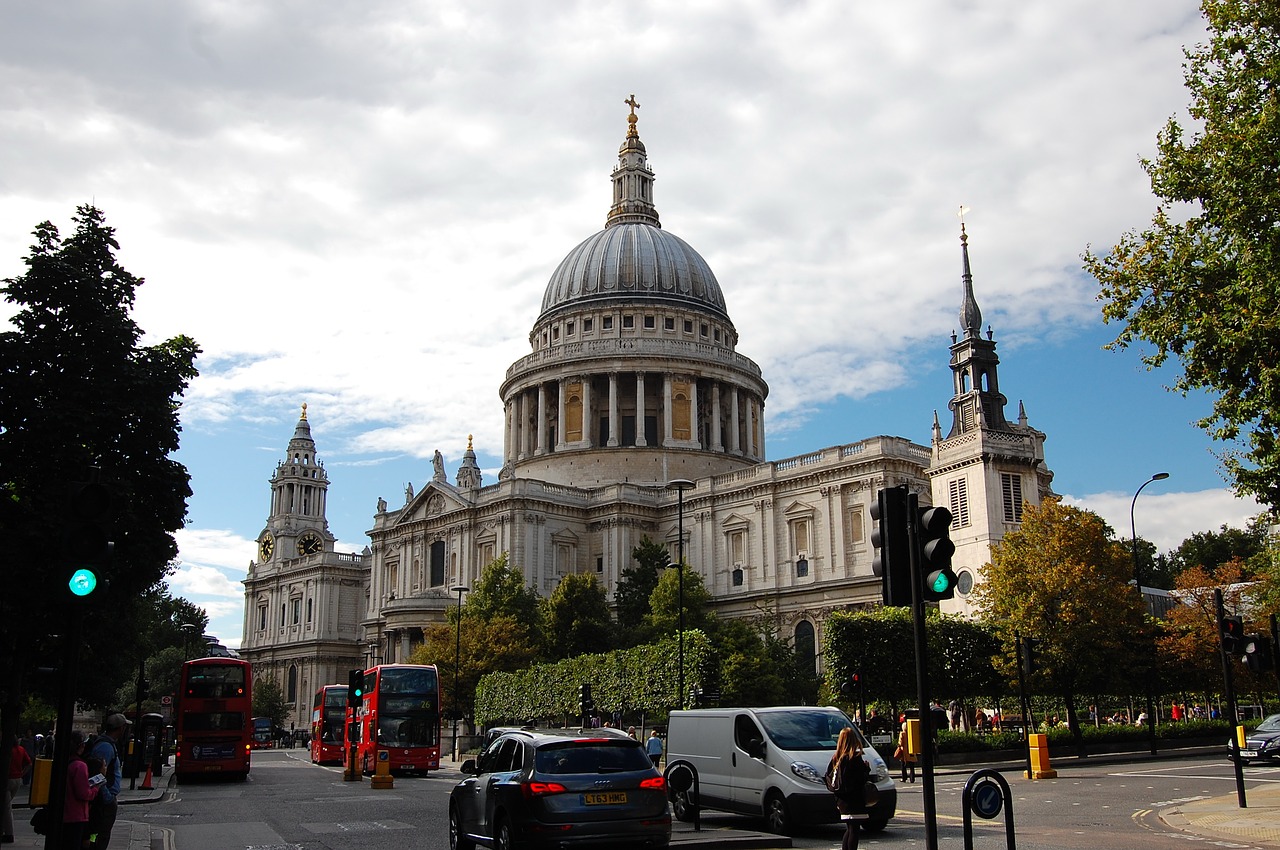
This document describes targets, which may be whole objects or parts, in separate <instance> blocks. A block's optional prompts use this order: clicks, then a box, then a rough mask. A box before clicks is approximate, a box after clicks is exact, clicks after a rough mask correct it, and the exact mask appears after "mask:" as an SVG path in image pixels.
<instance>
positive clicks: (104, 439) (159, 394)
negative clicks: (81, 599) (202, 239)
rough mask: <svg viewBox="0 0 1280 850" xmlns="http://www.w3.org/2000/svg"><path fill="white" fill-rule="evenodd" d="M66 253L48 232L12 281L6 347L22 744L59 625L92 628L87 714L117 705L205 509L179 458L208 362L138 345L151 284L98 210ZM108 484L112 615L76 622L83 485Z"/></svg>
mask: <svg viewBox="0 0 1280 850" xmlns="http://www.w3.org/2000/svg"><path fill="white" fill-rule="evenodd" d="M73 221H74V223H75V232H74V233H73V234H72V235H71V236H69V237H67V238H65V239H64V238H63V237H62V236H61V235H60V234H59V232H58V229H57V228H56V227H54V226H53V224H51V223H49V222H44V223H42V224H40V225H39V226H38V227H37V228H36V230H35V244H34V245H32V247H31V251H30V254H29V255H28V256H27V257H26V258H25V263H26V271H25V272H24V273H23V274H22V275H21V276H19V277H16V278H9V279H6V280H5V281H4V287H3V292H4V297H5V300H6V301H8V302H10V303H12V304H16V305H18V311H17V312H16V313H15V315H14V316H13V317H12V319H11V320H10V321H11V323H12V327H13V329H12V330H8V331H5V332H3V333H0V398H2V399H4V401H3V403H2V404H0V537H2V538H3V539H4V541H5V548H6V557H7V559H8V560H9V562H10V563H13V564H22V565H24V568H23V569H14V570H9V571H8V572H7V573H6V575H5V593H4V594H3V595H2V596H0V687H3V688H4V689H5V695H4V716H5V726H4V728H5V730H6V731H7V730H10V729H12V723H13V722H14V720H15V712H16V710H17V707H18V705H19V698H20V694H21V693H22V691H23V690H24V689H25V685H24V682H23V677H24V675H25V674H26V673H27V672H28V671H30V670H32V669H33V668H35V667H36V666H37V665H38V664H45V663H47V662H48V659H49V657H50V655H51V654H53V653H54V652H56V650H57V646H56V643H55V642H54V641H53V640H52V639H51V638H50V637H49V634H50V632H51V631H52V630H53V628H54V627H53V626H52V625H51V624H57V623H61V622H65V621H66V619H67V618H68V617H70V616H77V617H80V618H81V619H82V621H83V623H84V628H85V633H86V634H110V636H111V638H110V640H103V641H89V642H88V643H87V645H86V648H85V649H84V651H83V652H82V656H81V669H82V671H84V672H85V675H84V676H83V677H82V679H81V682H80V687H79V689H78V691H79V696H80V698H81V701H82V702H86V703H89V704H93V705H101V704H103V703H105V702H107V701H108V700H110V699H111V698H112V696H113V695H114V691H115V689H116V687H117V686H118V683H119V682H120V681H121V679H122V678H124V677H125V676H126V675H127V673H128V671H129V669H130V668H131V667H132V669H133V670H134V671H136V669H137V666H136V665H137V663H138V657H139V651H140V650H142V649H143V648H144V647H143V639H144V633H143V625H142V620H141V617H140V615H141V611H142V608H143V607H144V603H143V602H142V594H145V593H146V592H148V591H149V590H150V589H151V588H153V587H154V586H155V585H156V584H157V583H158V582H159V581H160V580H161V579H162V578H164V576H165V574H166V573H167V571H168V569H169V566H170V564H171V562H172V560H173V557H174V555H175V554H176V552H177V548H176V545H175V543H174V540H173V532H174V531H176V530H177V529H179V528H181V527H182V525H183V520H184V518H185V516H186V499H187V497H188V496H189V495H191V488H190V486H189V483H188V482H189V477H188V474H187V470H186V469H185V467H183V465H182V464H180V463H178V462H177V461H176V460H175V459H174V458H173V453H174V452H175V451H176V450H177V448H178V435H179V432H180V428H179V424H178V405H179V399H180V398H181V396H182V394H183V392H184V391H185V390H186V387H187V384H188V382H189V381H190V380H191V379H192V378H194V377H195V375H196V369H195V365H194V364H195V358H196V355H197V354H198V353H199V349H198V347H197V346H196V344H195V342H194V341H193V340H191V339H190V338H188V337H184V336H179V337H175V338H173V339H170V340H167V341H163V342H160V343H157V344H155V345H151V346H142V345H139V340H140V339H141V336H142V331H141V329H140V328H139V327H138V326H137V325H136V324H135V323H134V322H133V320H132V318H131V316H130V313H131V310H132V308H133V304H134V297H135V291H136V289H137V288H138V287H139V286H140V285H141V284H142V282H143V281H142V279H141V278H138V277H135V276H134V275H132V274H130V273H129V272H128V271H127V270H125V269H124V268H123V267H121V266H120V264H119V263H118V262H117V261H116V257H115V252H116V251H117V250H118V249H119V245H118V243H117V242H116V239H115V235H114V231H113V229H112V228H111V227H109V226H108V225H107V224H106V221H105V218H104V216H103V214H102V213H101V212H100V211H99V210H98V209H96V208H94V207H92V206H89V205H85V206H81V207H79V208H78V209H77V211H76V215H75V216H74V219H73ZM95 468H96V469H97V470H98V475H99V480H100V481H101V483H103V484H105V485H107V486H108V487H109V488H110V491H111V494H112V499H111V514H110V524H111V534H112V537H113V540H114V542H115V555H114V558H113V559H112V561H111V563H110V564H108V565H102V567H101V569H100V572H101V573H102V576H101V578H103V579H105V580H106V581H107V582H109V586H105V585H102V584H100V585H99V591H98V594H100V597H101V598H100V600H99V602H100V604H99V605H97V606H96V607H95V608H94V609H93V610H87V611H83V612H79V613H76V614H73V613H72V612H71V610H70V608H69V603H70V601H71V600H70V597H69V594H68V591H67V587H66V584H67V579H68V578H69V576H70V568H69V567H68V566H67V563H68V562H67V561H66V560H64V559H63V557H62V555H61V543H62V541H63V536H64V523H65V521H66V519H67V512H66V500H67V496H68V485H69V483H70V482H75V481H85V480H88V478H89V476H90V474H91V470H93V469H95Z"/></svg>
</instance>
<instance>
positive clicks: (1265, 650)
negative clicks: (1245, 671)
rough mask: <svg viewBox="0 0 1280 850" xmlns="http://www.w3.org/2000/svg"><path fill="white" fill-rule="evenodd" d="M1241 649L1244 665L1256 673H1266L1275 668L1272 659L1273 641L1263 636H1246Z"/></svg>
mask: <svg viewBox="0 0 1280 850" xmlns="http://www.w3.org/2000/svg"><path fill="white" fill-rule="evenodd" d="M1240 649H1241V650H1242V651H1243V652H1244V663H1245V665H1246V666H1247V667H1248V668H1249V669H1250V670H1251V671H1253V672H1254V673H1265V672H1267V671H1268V670H1270V669H1271V668H1272V667H1273V666H1274V659H1273V658H1272V657H1271V639H1270V638H1268V637H1264V636H1263V635H1245V636H1244V640H1243V641H1242V642H1241V647H1240Z"/></svg>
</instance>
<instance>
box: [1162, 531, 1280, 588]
mask: <svg viewBox="0 0 1280 850" xmlns="http://www.w3.org/2000/svg"><path fill="white" fill-rule="evenodd" d="M1267 556H1268V553H1267V529H1266V525H1265V523H1263V522H1262V521H1261V518H1260V517H1259V518H1255V519H1254V520H1253V521H1252V522H1251V523H1250V524H1249V527H1248V528H1246V529H1243V530H1242V529H1239V528H1231V527H1229V526H1226V525H1224V526H1222V528H1221V530H1220V531H1197V532H1196V533H1195V534H1193V535H1191V536H1190V537H1188V538H1187V539H1186V540H1183V541H1182V542H1181V543H1180V544H1178V548H1176V549H1174V550H1173V551H1172V552H1171V553H1169V568H1170V570H1172V572H1173V574H1174V575H1175V576H1177V575H1178V574H1180V573H1182V572H1184V571H1186V570H1189V569H1191V568H1192V567H1204V568H1205V569H1206V570H1207V571H1208V572H1209V574H1214V573H1216V571H1217V569H1218V567H1219V566H1221V565H1223V564H1229V563H1231V562H1232V561H1236V562H1239V564H1240V567H1241V579H1240V580H1244V581H1247V580H1251V579H1252V578H1253V577H1254V576H1255V575H1256V574H1257V573H1258V572H1260V571H1261V570H1262V569H1263V568H1264V566H1265V564H1266V562H1267Z"/></svg>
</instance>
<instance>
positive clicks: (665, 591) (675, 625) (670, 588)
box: [645, 567, 715, 639]
mask: <svg viewBox="0 0 1280 850" xmlns="http://www.w3.org/2000/svg"><path fill="white" fill-rule="evenodd" d="M682 572H683V573H684V576H683V578H681V575H680V574H681V573H682ZM682 584H683V587H682ZM681 598H683V600H684V620H683V624H684V628H685V629H686V630H688V629H702V630H703V631H706V632H712V631H714V630H715V626H714V621H715V615H714V614H712V613H711V611H710V610H709V609H708V605H709V603H710V602H711V593H710V591H708V590H707V586H706V584H705V583H704V582H703V580H702V575H701V574H700V573H698V572H697V571H696V570H692V569H689V568H688V567H686V568H685V569H684V570H675V569H671V570H663V572H662V575H660V576H659V577H658V585H657V587H655V588H654V589H653V593H652V594H650V596H649V613H648V614H647V615H645V626H646V627H647V630H648V634H650V635H651V636H653V637H654V638H656V639H661V638H663V637H665V636H667V635H672V634H675V633H676V632H678V631H679V630H680V625H681V619H680V609H681V604H680V602H681Z"/></svg>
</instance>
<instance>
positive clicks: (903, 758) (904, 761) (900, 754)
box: [893, 721, 916, 782]
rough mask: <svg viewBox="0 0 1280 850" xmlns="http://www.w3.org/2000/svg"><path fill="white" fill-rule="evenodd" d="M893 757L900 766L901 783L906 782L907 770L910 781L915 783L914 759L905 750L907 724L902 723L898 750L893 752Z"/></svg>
mask: <svg viewBox="0 0 1280 850" xmlns="http://www.w3.org/2000/svg"><path fill="white" fill-rule="evenodd" d="M893 757H894V758H896V759H897V760H898V763H899V764H900V765H901V766H902V781H903V782H906V781H907V768H910V769H911V781H912V782H915V781H916V757H915V755H913V754H912V753H911V751H910V750H909V749H907V724H906V721H903V723H902V730H901V731H900V732H898V748H897V749H896V750H894V751H893Z"/></svg>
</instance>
